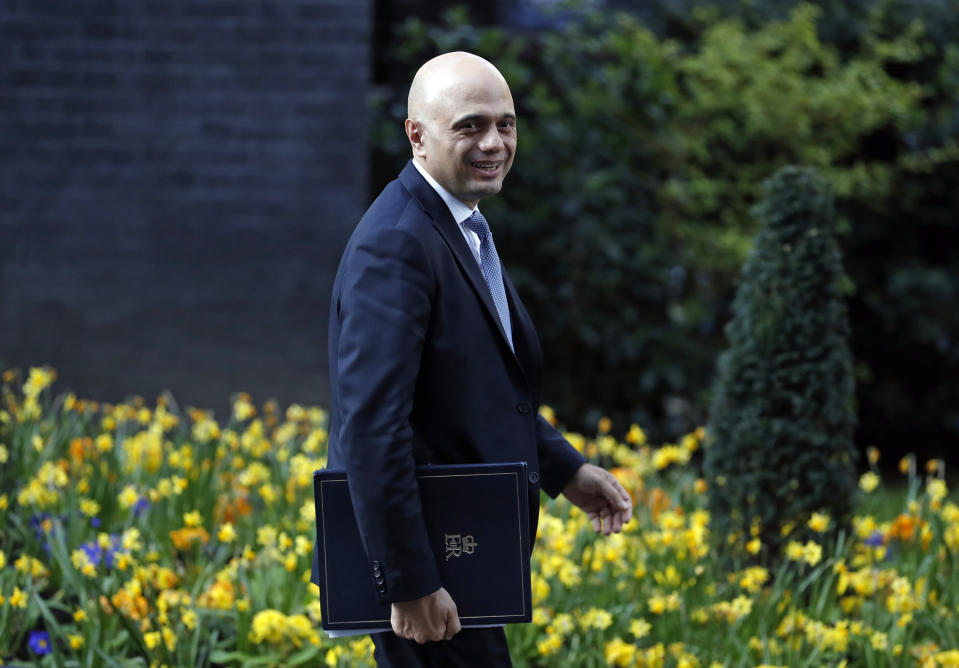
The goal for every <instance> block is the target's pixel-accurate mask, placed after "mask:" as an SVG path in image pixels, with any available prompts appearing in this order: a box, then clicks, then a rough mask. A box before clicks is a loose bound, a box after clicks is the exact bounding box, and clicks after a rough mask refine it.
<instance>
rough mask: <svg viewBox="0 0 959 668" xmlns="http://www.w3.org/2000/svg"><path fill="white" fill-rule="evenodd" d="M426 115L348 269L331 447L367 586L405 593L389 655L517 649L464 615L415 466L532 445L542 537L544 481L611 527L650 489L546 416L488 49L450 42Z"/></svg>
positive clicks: (333, 352) (348, 253)
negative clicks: (448, 585) (490, 202)
mask: <svg viewBox="0 0 959 668" xmlns="http://www.w3.org/2000/svg"><path fill="white" fill-rule="evenodd" d="M408 116H409V118H408V119H407V120H406V126H405V127H406V134H407V137H408V138H409V141H410V146H411V148H412V153H413V159H412V160H411V161H410V162H409V164H407V166H406V168H405V169H403V171H402V172H401V173H400V175H399V178H398V179H397V180H395V181H393V182H391V183H390V184H388V185H387V186H386V188H385V189H384V190H383V192H382V193H381V194H380V196H379V197H377V199H376V201H374V202H373V204H372V205H371V206H370V208H369V209H368V210H367V212H366V214H365V215H364V216H363V219H362V220H361V221H360V223H359V224H358V225H357V227H356V230H355V231H354V232H353V235H352V237H351V238H350V241H349V243H348V244H347V247H346V250H345V251H344V253H343V258H342V260H341V262H340V267H339V270H338V272H337V276H336V282H335V284H334V286H333V295H332V300H331V302H332V303H331V310H330V335H329V356H330V388H331V402H330V444H329V462H328V463H329V466H330V467H337V468H344V469H346V472H347V476H348V478H349V486H350V494H351V497H352V499H353V505H354V512H355V514H356V519H357V524H358V526H359V529H360V535H361V538H362V540H363V545H364V548H365V550H366V553H367V557H368V559H369V564H370V582H369V584H366V583H358V586H370V587H372V588H374V589H375V590H376V592H377V595H378V597H379V599H380V600H381V601H383V602H384V603H390V604H391V609H392V615H391V621H392V626H393V632H392V633H389V632H387V633H378V634H374V635H373V641H374V643H375V645H376V660H377V663H378V665H381V666H401V667H403V668H406V667H411V666H483V667H487V666H509V665H511V663H510V658H509V648H508V646H507V644H506V636H505V633H504V632H503V629H502V628H499V627H498V628H470V629H463V630H461V627H460V621H459V617H458V616H457V611H456V602H455V601H454V600H452V598H451V597H450V595H449V594H448V593H447V591H446V590H445V589H444V588H443V583H442V582H441V581H440V579H439V576H438V574H437V569H436V562H435V559H434V556H433V553H432V551H431V549H430V546H429V543H428V542H427V536H426V530H425V527H424V524H423V518H422V508H421V505H420V499H419V493H418V488H417V485H416V480H415V478H414V467H415V465H417V464H425V463H427V462H429V463H433V464H454V463H481V462H508V461H526V462H527V464H528V467H529V468H528V470H529V508H530V531H531V537H532V536H535V533H536V521H537V517H538V510H539V496H540V489H543V490H545V491H546V492H547V493H548V494H550V495H552V496H556V495H557V494H559V493H563V494H565V495H566V496H567V497H568V498H569V499H570V501H572V502H573V503H574V504H576V505H577V506H579V507H580V508H582V509H583V510H584V511H585V512H586V513H587V514H588V516H589V518H590V519H591V521H592V523H593V527H594V529H595V530H596V531H603V532H605V533H607V534H608V533H610V532H611V531H619V530H620V529H621V527H622V525H623V524H624V523H626V522H628V521H629V518H630V516H631V513H632V506H631V504H630V499H629V495H628V494H627V493H626V491H625V490H624V489H623V488H622V486H621V485H619V483H618V482H617V481H616V479H615V478H614V477H613V476H612V475H611V474H609V473H608V472H606V471H604V470H603V469H601V468H599V467H596V466H593V465H592V464H589V463H586V462H585V460H584V459H583V457H582V456H581V455H580V454H579V453H578V452H577V451H576V450H575V449H574V448H573V447H572V446H571V445H570V444H569V443H568V442H567V441H566V440H565V439H564V438H563V437H562V435H561V434H560V433H559V432H558V431H556V430H555V429H554V428H553V427H551V426H550V425H549V424H548V423H547V422H546V421H545V420H543V419H542V418H541V417H539V416H538V412H537V407H538V405H539V402H540V375H541V367H542V356H541V352H540V348H539V340H538V338H537V336H536V331H535V329H534V328H533V323H532V322H531V321H530V318H529V315H528V314H527V312H526V309H525V308H523V304H522V302H521V301H520V299H519V295H517V293H516V289H515V288H514V287H513V284H512V282H511V281H510V279H509V276H508V274H507V273H506V270H505V269H504V268H503V266H502V265H501V263H500V261H499V257H498V255H497V252H496V247H495V244H494V242H493V237H492V233H491V231H490V228H489V225H488V224H487V221H486V219H485V218H484V217H483V215H482V213H480V211H479V208H478V206H477V204H478V202H479V201H480V200H481V199H482V198H484V197H488V196H490V195H495V194H496V193H498V192H499V191H500V189H501V188H502V186H503V179H504V178H505V177H506V174H507V173H508V172H509V169H510V167H511V166H512V164H513V157H514V154H515V152H516V138H517V124H516V111H515V109H514V106H513V98H512V96H511V95H510V91H509V87H508V86H507V84H506V81H505V80H504V79H503V76H502V75H501V74H500V73H499V71H498V70H497V69H496V68H495V67H494V66H493V65H492V64H490V63H489V62H487V61H486V60H483V59H482V58H479V57H477V56H474V55H472V54H468V53H461V52H457V53H447V54H444V55H441V56H438V57H436V58H434V59H433V60H430V61H429V62H427V63H426V64H425V65H423V67H421V68H420V70H419V72H417V74H416V76H415V78H414V79H413V83H412V85H411V87H410V94H409V109H408ZM531 543H532V541H531Z"/></svg>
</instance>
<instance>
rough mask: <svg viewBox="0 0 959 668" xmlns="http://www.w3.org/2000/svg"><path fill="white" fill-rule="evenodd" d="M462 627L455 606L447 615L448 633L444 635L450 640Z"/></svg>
mask: <svg viewBox="0 0 959 668" xmlns="http://www.w3.org/2000/svg"><path fill="white" fill-rule="evenodd" d="M461 628H462V626H461V625H460V616H459V615H458V614H457V613H456V608H453V609H452V610H451V611H450V612H449V613H448V614H447V616H446V635H445V636H444V637H445V638H446V640H449V639H450V638H452V637H453V636H455V635H456V634H457V633H459V632H460V629H461Z"/></svg>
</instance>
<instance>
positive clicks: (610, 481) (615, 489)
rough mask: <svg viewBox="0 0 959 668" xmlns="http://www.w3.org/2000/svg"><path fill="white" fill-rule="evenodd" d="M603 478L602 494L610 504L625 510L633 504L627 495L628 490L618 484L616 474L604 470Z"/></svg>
mask: <svg viewBox="0 0 959 668" xmlns="http://www.w3.org/2000/svg"><path fill="white" fill-rule="evenodd" d="M604 478H605V480H603V483H604V484H603V485H602V494H603V496H605V497H606V499H607V500H608V501H609V503H610V505H612V506H613V507H614V508H618V509H620V510H626V508H628V507H631V506H632V505H633V504H632V499H630V497H629V492H627V491H626V488H625V487H623V486H622V485H621V484H620V482H619V480H617V479H616V476H614V475H613V474H612V473H610V472H609V471H606V475H605V476H604Z"/></svg>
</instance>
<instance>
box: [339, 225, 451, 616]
mask: <svg viewBox="0 0 959 668" xmlns="http://www.w3.org/2000/svg"><path fill="white" fill-rule="evenodd" d="M344 269H345V271H344V275H343V276H342V283H341V286H342V288H341V292H340V294H339V296H338V301H337V309H338V310H337V312H338V316H337V317H338V319H339V327H340V338H339V348H338V350H337V364H338V377H337V380H336V382H337V391H338V394H339V398H340V409H341V414H340V417H341V431H340V442H341V445H342V446H343V451H344V458H345V466H346V471H347V476H348V479H349V486H350V495H351V497H352V499H353V508H354V512H355V514H356V520H357V524H358V526H359V529H360V536H361V538H362V540H363V544H364V547H365V549H366V553H367V557H368V558H369V560H370V566H371V578H373V579H374V581H375V583H376V585H375V586H376V587H377V596H378V598H379V600H380V601H381V602H393V601H404V600H412V599H415V598H419V597H421V596H425V595H427V594H430V593H432V592H434V591H436V590H437V589H439V588H440V586H441V583H440V579H439V574H438V572H437V569H436V563H435V561H434V557H433V553H432V551H431V549H430V546H429V542H428V539H427V534H426V527H425V525H424V522H423V515H422V509H421V505H420V497H419V489H418V487H417V484H416V478H415V469H414V461H413V432H412V428H411V427H410V414H411V412H412V408H413V396H414V393H415V388H416V379H417V374H418V372H419V365H420V357H421V354H422V349H423V342H424V340H425V336H426V332H427V329H428V325H429V318H430V303H431V294H432V290H433V287H432V286H433V279H432V272H431V268H430V264H429V260H428V257H427V255H426V253H425V251H424V249H423V247H422V245H421V243H420V241H419V240H418V239H416V237H415V236H413V235H412V234H410V233H409V232H406V231H403V230H397V229H383V230H379V231H378V232H375V233H373V234H370V235H368V236H367V238H366V239H365V240H362V241H360V242H359V243H358V244H357V245H356V246H355V247H354V249H353V252H352V254H351V256H350V257H349V258H348V264H346V265H345V268H344Z"/></svg>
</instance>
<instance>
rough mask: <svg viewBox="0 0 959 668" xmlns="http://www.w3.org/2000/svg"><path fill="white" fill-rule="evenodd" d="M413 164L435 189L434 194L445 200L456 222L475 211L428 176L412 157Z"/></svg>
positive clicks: (458, 222)
mask: <svg viewBox="0 0 959 668" xmlns="http://www.w3.org/2000/svg"><path fill="white" fill-rule="evenodd" d="M413 166H414V167H416V171H418V172H419V173H420V174H422V175H423V178H424V179H426V182H427V183H429V184H430V185H431V186H433V190H435V191H436V194H438V195H439V196H440V197H442V198H443V201H444V202H446V206H447V207H448V208H449V210H450V213H451V214H452V215H453V220H455V221H456V222H457V224H461V223H462V222H463V221H464V220H466V219H467V218H469V217H470V216H472V215H473V212H474V211H476V207H475V206H474V207H473V208H472V209H471V208H469V207H468V206H466V205H465V204H463V202H462V201H461V200H460V199H458V198H457V197H456V196H455V195H453V194H452V193H450V191H449V190H447V189H446V188H444V187H443V186H441V185H440V184H439V182H437V180H436V179H434V178H433V177H432V176H430V174H429V172H427V171H426V168H425V167H423V166H422V165H421V164H420V163H419V162H417V160H416V158H413Z"/></svg>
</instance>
